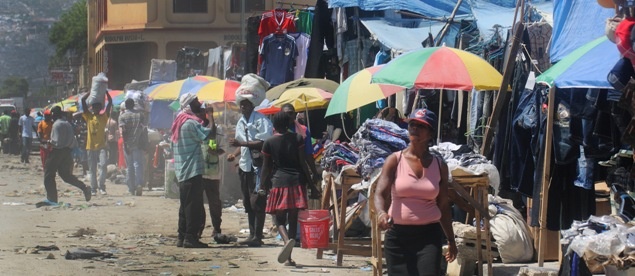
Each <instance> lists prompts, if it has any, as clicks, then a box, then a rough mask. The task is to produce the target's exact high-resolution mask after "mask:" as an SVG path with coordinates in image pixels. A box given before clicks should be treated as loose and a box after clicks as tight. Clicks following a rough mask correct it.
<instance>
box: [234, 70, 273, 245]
mask: <svg viewBox="0 0 635 276" xmlns="http://www.w3.org/2000/svg"><path fill="white" fill-rule="evenodd" d="M268 88H269V83H268V82H267V81H265V80H264V79H263V78H261V77H259V76H257V75H255V74H247V75H245V76H243V78H242V81H241V84H240V86H239V87H238V89H237V90H236V103H237V104H238V106H239V107H240V113H241V114H242V117H240V119H239V120H238V123H237V124H236V136H235V139H229V145H230V146H233V147H236V150H235V151H234V152H233V153H230V154H228V155H227V161H229V162H232V161H234V159H235V158H236V157H240V159H239V161H238V167H239V171H238V175H239V177H240V188H241V190H242V194H243V204H244V205H245V212H246V213H247V217H248V220H249V238H247V239H246V240H244V241H241V244H246V245H248V246H250V247H259V246H261V245H262V239H263V238H264V235H263V227H264V226H265V217H266V215H265V205H266V203H267V199H266V193H265V192H264V190H263V189H262V188H260V187H259V186H260V183H259V182H260V179H259V177H258V176H259V170H260V167H261V166H262V153H261V150H262V145H263V143H264V142H263V141H265V140H267V139H268V138H269V137H271V136H272V135H273V126H272V124H271V121H269V119H267V117H265V115H262V114H261V113H258V112H254V107H255V106H257V105H259V104H260V103H262V101H263V100H264V99H265V96H266V94H265V91H266V90H267V89H268Z"/></svg>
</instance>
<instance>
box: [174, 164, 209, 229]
mask: <svg viewBox="0 0 635 276" xmlns="http://www.w3.org/2000/svg"><path fill="white" fill-rule="evenodd" d="M179 192H180V196H181V197H180V202H181V206H179V230H178V231H179V238H181V239H188V240H198V233H199V230H200V227H201V224H202V222H203V220H204V219H205V209H204V207H203V177H202V176H201V175H197V176H195V177H192V178H190V179H188V180H185V181H183V182H180V183H179Z"/></svg>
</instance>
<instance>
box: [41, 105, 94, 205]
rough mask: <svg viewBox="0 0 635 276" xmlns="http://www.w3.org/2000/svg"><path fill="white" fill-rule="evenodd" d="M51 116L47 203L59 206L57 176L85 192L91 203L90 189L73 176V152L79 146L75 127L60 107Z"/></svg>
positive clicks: (55, 108) (47, 159) (46, 170)
mask: <svg viewBox="0 0 635 276" xmlns="http://www.w3.org/2000/svg"><path fill="white" fill-rule="evenodd" d="M51 116H52V117H53V120H55V123H53V129H52V130H51V140H50V143H51V146H52V150H51V153H50V154H49V155H48V156H47V158H46V164H45V165H44V188H45V189H46V199H47V203H48V204H51V205H56V204H57V184H56V183H55V174H59V176H60V177H61V178H62V180H64V182H66V183H68V184H71V185H73V186H75V187H77V188H79V189H81V190H82V192H84V198H85V199H86V201H90V198H91V194H90V187H88V186H86V185H85V184H84V182H82V181H80V180H79V179H77V177H75V176H74V175H73V158H72V156H71V151H72V149H73V147H76V146H77V140H76V139H75V135H74V132H73V127H72V126H71V124H70V123H69V122H68V121H67V120H66V114H64V112H62V109H61V108H60V107H59V106H56V107H53V108H52V109H51Z"/></svg>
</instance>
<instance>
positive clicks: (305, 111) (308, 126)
mask: <svg viewBox="0 0 635 276" xmlns="http://www.w3.org/2000/svg"><path fill="white" fill-rule="evenodd" d="M303 97H304V117H306V127H307V129H308V130H309V131H311V120H310V119H309V106H308V105H307V103H306V95H303Z"/></svg>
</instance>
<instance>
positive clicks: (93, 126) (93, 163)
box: [82, 93, 112, 195]
mask: <svg viewBox="0 0 635 276" xmlns="http://www.w3.org/2000/svg"><path fill="white" fill-rule="evenodd" d="M88 96H90V93H86V95H84V97H82V106H83V107H84V113H83V114H82V118H84V121H86V126H87V129H88V135H87V136H86V151H87V152H88V170H89V171H90V186H91V187H92V195H95V194H96V193H97V189H99V193H100V194H102V195H105V194H106V174H107V173H108V151H107V150H106V146H107V145H106V124H107V123H108V117H109V116H110V109H111V108H112V98H111V97H110V94H108V93H106V97H107V98H108V105H107V106H106V111H105V112H104V113H103V114H100V112H101V109H102V107H103V106H102V103H101V102H98V101H96V102H94V103H92V104H91V106H90V109H91V110H90V111H89V109H88V105H86V99H87V98H88ZM91 111H92V112H91ZM97 165H99V168H98V167H97ZM98 170H99V171H100V172H99V186H98V185H97V171H98Z"/></svg>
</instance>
